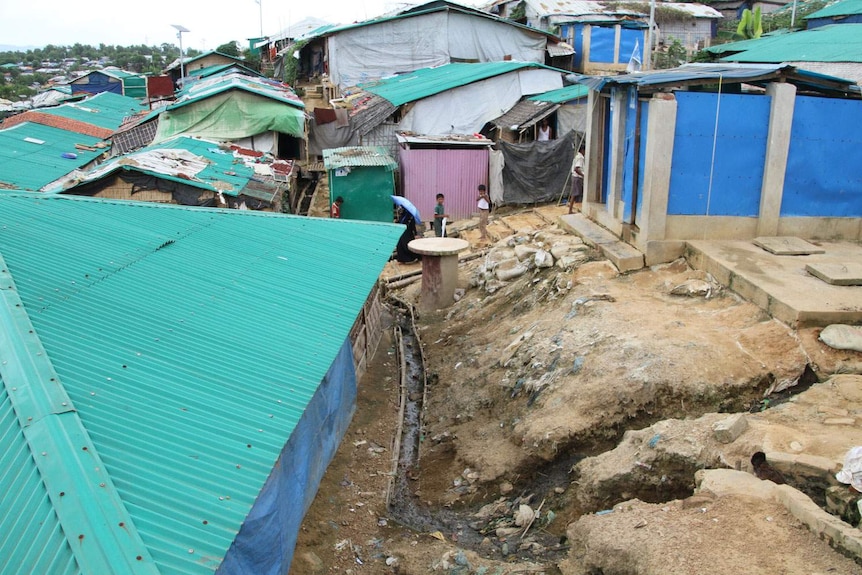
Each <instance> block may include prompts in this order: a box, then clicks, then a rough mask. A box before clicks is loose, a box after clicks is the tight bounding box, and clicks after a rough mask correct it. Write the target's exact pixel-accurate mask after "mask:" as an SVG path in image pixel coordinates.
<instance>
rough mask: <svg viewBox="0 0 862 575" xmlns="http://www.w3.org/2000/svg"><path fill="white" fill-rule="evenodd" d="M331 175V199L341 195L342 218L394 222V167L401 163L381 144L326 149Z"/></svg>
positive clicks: (330, 200) (324, 158)
mask: <svg viewBox="0 0 862 575" xmlns="http://www.w3.org/2000/svg"><path fill="white" fill-rule="evenodd" d="M323 166H324V168H325V169H326V173H327V175H328V177H329V196H330V197H329V202H330V203H332V202H333V201H335V198H337V197H339V196H341V197H342V198H344V205H343V206H342V207H341V217H342V219H350V220H367V221H373V222H392V219H393V218H392V198H391V196H392V195H393V194H394V193H395V169H396V168H397V167H398V164H397V163H396V162H395V160H393V159H392V157H391V156H390V155H389V154H388V153H387V151H386V150H385V149H384V148H382V147H380V146H372V147H347V148H334V149H329V150H324V151H323Z"/></svg>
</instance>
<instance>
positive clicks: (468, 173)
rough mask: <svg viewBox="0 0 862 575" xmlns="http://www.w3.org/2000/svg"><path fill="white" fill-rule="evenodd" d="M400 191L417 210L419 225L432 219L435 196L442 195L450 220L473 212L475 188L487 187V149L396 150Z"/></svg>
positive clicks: (462, 217) (474, 207) (465, 216)
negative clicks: (444, 197) (399, 166)
mask: <svg viewBox="0 0 862 575" xmlns="http://www.w3.org/2000/svg"><path fill="white" fill-rule="evenodd" d="M399 163H400V164H401V189H402V193H403V194H404V196H405V197H406V198H407V199H408V200H410V201H411V202H413V205H415V206H416V207H417V208H419V211H420V213H421V214H422V222H423V223H425V222H431V221H433V220H434V205H435V204H436V203H437V200H436V199H435V196H436V195H437V194H438V193H442V194H444V195H445V196H446V200H445V206H446V213H447V214H449V216H450V218H451V219H452V220H460V219H465V218H469V217H471V216H472V215H473V213H475V212H476V199H477V197H478V194H477V192H476V186H478V185H479V184H485V185H486V186H487V185H488V149H487V148H481V149H475V148H472V149H453V150H405V149H402V150H399Z"/></svg>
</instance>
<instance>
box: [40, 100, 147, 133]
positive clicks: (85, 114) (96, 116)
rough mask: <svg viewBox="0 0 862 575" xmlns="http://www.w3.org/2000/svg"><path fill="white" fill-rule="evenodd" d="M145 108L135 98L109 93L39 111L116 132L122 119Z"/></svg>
mask: <svg viewBox="0 0 862 575" xmlns="http://www.w3.org/2000/svg"><path fill="white" fill-rule="evenodd" d="M146 109H147V107H146V106H145V105H143V104H142V103H141V101H140V100H138V99H136V98H130V97H128V96H120V95H119V94H112V93H111V92H101V93H99V94H96V95H95V96H91V97H89V98H87V99H86V100H82V101H81V102H74V103H67V104H62V105H60V106H56V107H54V108H42V109H40V110H39V111H40V112H42V113H45V114H53V115H56V116H61V117H63V118H69V119H70V120H78V121H80V122H86V123H87V124H92V125H94V126H98V127H100V128H106V129H109V130H116V129H117V128H119V127H120V125H121V124H122V123H123V118H125V117H127V116H131V115H133V114H137V113H138V112H142V111H144V110H146Z"/></svg>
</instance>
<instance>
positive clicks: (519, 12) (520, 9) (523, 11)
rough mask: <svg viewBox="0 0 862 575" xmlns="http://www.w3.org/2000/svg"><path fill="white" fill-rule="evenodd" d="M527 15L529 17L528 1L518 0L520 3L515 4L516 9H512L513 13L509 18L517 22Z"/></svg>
mask: <svg viewBox="0 0 862 575" xmlns="http://www.w3.org/2000/svg"><path fill="white" fill-rule="evenodd" d="M526 17H527V3H526V2H524V1H523V0H522V1H521V2H518V5H517V6H515V9H514V10H512V13H511V14H509V20H513V21H515V22H518V21H520V20H523V19H525V18H526Z"/></svg>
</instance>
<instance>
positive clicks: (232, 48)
mask: <svg viewBox="0 0 862 575" xmlns="http://www.w3.org/2000/svg"><path fill="white" fill-rule="evenodd" d="M216 52H221V53H222V54H226V55H228V56H233V57H234V58H239V57H240V53H239V44H237V42H236V41H232V42H228V43H226V44H222V45H221V46H219V47H218V48H216Z"/></svg>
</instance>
